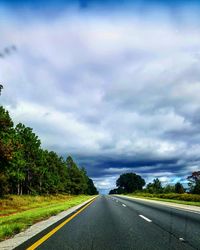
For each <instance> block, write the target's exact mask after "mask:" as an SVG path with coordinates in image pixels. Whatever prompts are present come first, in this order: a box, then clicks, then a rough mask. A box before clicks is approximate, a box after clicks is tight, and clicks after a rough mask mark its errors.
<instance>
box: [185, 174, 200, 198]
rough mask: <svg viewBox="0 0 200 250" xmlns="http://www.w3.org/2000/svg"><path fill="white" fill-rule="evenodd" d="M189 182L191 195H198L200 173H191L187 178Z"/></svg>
mask: <svg viewBox="0 0 200 250" xmlns="http://www.w3.org/2000/svg"><path fill="white" fill-rule="evenodd" d="M187 180H188V181H189V183H188V185H189V187H190V192H191V193H193V194H200V171H196V172H193V173H192V175H190V176H188V177H187Z"/></svg>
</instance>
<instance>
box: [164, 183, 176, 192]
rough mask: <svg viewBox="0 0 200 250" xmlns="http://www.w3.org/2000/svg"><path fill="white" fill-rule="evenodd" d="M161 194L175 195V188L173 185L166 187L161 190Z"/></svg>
mask: <svg viewBox="0 0 200 250" xmlns="http://www.w3.org/2000/svg"><path fill="white" fill-rule="evenodd" d="M163 193H165V194H169V193H175V186H174V185H169V184H168V185H166V186H165V187H164V188H163Z"/></svg>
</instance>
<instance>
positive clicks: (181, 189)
mask: <svg viewBox="0 0 200 250" xmlns="http://www.w3.org/2000/svg"><path fill="white" fill-rule="evenodd" d="M175 193H177V194H183V193H185V189H184V187H183V185H182V184H181V183H180V182H177V183H176V184H175Z"/></svg>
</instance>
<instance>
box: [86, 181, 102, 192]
mask: <svg viewBox="0 0 200 250" xmlns="http://www.w3.org/2000/svg"><path fill="white" fill-rule="evenodd" d="M87 185H88V188H87V192H86V193H87V194H89V195H96V194H98V193H99V192H98V191H97V188H96V187H95V185H94V183H93V180H92V179H90V178H88V182H87Z"/></svg>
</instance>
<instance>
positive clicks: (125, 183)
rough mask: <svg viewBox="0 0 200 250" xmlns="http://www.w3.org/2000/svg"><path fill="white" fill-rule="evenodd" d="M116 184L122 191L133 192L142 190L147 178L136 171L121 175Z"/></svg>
mask: <svg viewBox="0 0 200 250" xmlns="http://www.w3.org/2000/svg"><path fill="white" fill-rule="evenodd" d="M116 185H117V187H118V189H119V190H120V192H123V193H133V192H135V191H138V190H142V188H143V186H144V185H145V180H144V179H143V178H142V177H141V176H140V175H137V174H135V173H125V174H121V175H120V177H119V178H118V179H117V181H116Z"/></svg>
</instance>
